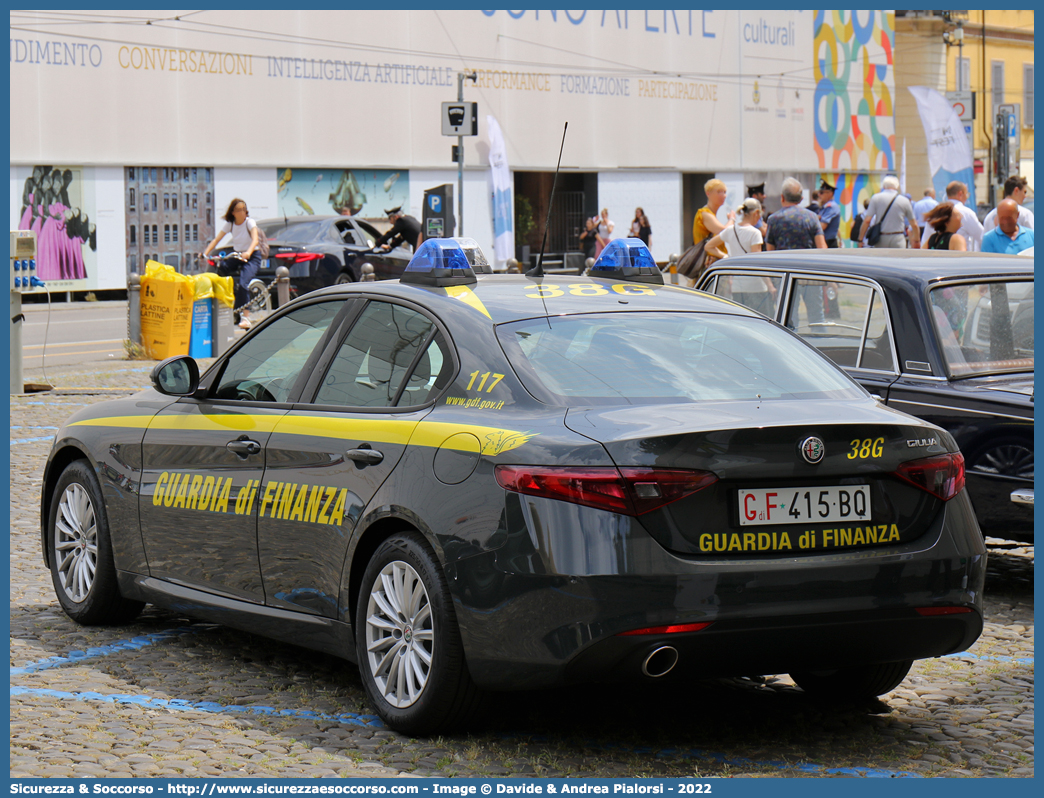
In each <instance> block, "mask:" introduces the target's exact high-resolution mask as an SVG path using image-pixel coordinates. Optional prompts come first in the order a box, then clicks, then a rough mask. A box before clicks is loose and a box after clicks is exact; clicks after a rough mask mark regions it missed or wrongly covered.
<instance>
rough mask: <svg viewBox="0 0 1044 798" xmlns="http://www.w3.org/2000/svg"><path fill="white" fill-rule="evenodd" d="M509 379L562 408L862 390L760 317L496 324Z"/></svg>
mask: <svg viewBox="0 0 1044 798" xmlns="http://www.w3.org/2000/svg"><path fill="white" fill-rule="evenodd" d="M497 335H498V336H499V339H500V342H501V345H502V346H503V347H504V350H505V352H506V353H507V356H508V358H509V359H510V360H511V363H512V365H513V366H514V367H515V371H516V372H517V373H518V375H519V378H520V379H521V380H522V382H523V383H524V384H525V386H526V388H527V389H529V391H530V393H532V394H533V395H534V396H536V397H537V398H539V399H541V400H542V401H545V402H548V403H550V404H564V405H568V406H573V407H577V406H586V405H606V404H660V403H673V402H720V401H747V400H766V401H767V400H772V399H823V398H859V397H863V396H866V393H865V391H863V389H862V388H860V387H859V386H858V385H857V384H856V383H855V382H853V381H852V380H851V379H850V378H849V377H848V376H847V375H846V374H845V373H844V372H843V371H841V370H840V369H839V368H838V367H837V366H835V365H834V364H833V363H831V362H830V361H829V360H827V359H826V358H825V357H823V356H822V355H820V354H819V353H818V352H816V351H815V350H814V349H812V348H811V347H809V346H808V345H807V344H805V343H804V342H802V341H801V340H800V339H799V338H797V337H796V336H794V335H792V334H791V333H789V332H787V331H786V330H784V329H782V328H780V327H778V326H777V325H775V324H773V323H772V322H770V321H769V320H767V319H757V318H749V317H740V316H730V315H725V314H701V313H611V314H610V313H592V314H583V315H575V316H558V317H552V318H541V319H528V320H526V321H520V322H513V323H511V324H502V325H500V326H498V327H497Z"/></svg>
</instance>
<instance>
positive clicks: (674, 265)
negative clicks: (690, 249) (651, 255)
mask: <svg viewBox="0 0 1044 798" xmlns="http://www.w3.org/2000/svg"><path fill="white" fill-rule="evenodd" d="M667 262H668V263H669V264H670V266H669V267H668V268H670V270H671V284H672V285H677V284H678V253H677V252H672V253H671V254H670V255H668V256H667Z"/></svg>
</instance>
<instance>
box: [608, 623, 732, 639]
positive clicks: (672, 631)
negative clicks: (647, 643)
mask: <svg viewBox="0 0 1044 798" xmlns="http://www.w3.org/2000/svg"><path fill="white" fill-rule="evenodd" d="M711 623H713V621H704V622H703V623H674V624H671V625H670V626H646V627H645V628H644V629H632V630H631V631H629V632H618V633H617V635H616V636H617V637H630V636H631V635H676V634H679V633H681V632H699V631H701V630H703V629H706V628H707V627H708V626H710V625H711Z"/></svg>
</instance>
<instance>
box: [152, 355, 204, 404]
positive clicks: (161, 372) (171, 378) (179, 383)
mask: <svg viewBox="0 0 1044 798" xmlns="http://www.w3.org/2000/svg"><path fill="white" fill-rule="evenodd" d="M149 379H150V380H152V384H153V386H155V388H156V390H157V391H159V392H160V393H162V394H166V395H167V396H191V395H192V394H194V393H195V392H196V389H197V388H198V387H199V366H197V365H196V361H195V360H193V359H192V358H191V357H189V356H188V355H175V356H174V357H168V358H167V359H166V360H164V361H163V362H162V363H160V364H159V365H157V366H156V368H154V369H153V370H152V373H151V374H150V375H149Z"/></svg>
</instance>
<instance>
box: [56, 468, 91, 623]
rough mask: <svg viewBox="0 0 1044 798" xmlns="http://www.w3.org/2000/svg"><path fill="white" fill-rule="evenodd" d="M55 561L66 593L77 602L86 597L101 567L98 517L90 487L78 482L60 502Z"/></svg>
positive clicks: (64, 494)
mask: <svg viewBox="0 0 1044 798" xmlns="http://www.w3.org/2000/svg"><path fill="white" fill-rule="evenodd" d="M54 561H55V568H56V571H57V574H58V582H59V584H61V586H62V590H63V591H64V592H65V595H66V596H68V597H69V599H70V600H72V601H74V602H76V603H77V604H79V603H81V602H83V601H86V599H87V596H88V595H89V594H90V592H91V587H92V586H93V585H94V576H95V572H96V571H97V570H98V519H97V518H96V516H95V514H94V505H93V504H91V499H90V496H89V495H88V494H87V491H86V489H85V488H84V487H83V485H79V484H77V483H75V482H74V483H72V484H71V485H69V486H68V487H66V489H65V492H64V493H62V499H61V501H60V502H59V504H58V514H57V516H56V518H55V520H54Z"/></svg>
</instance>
